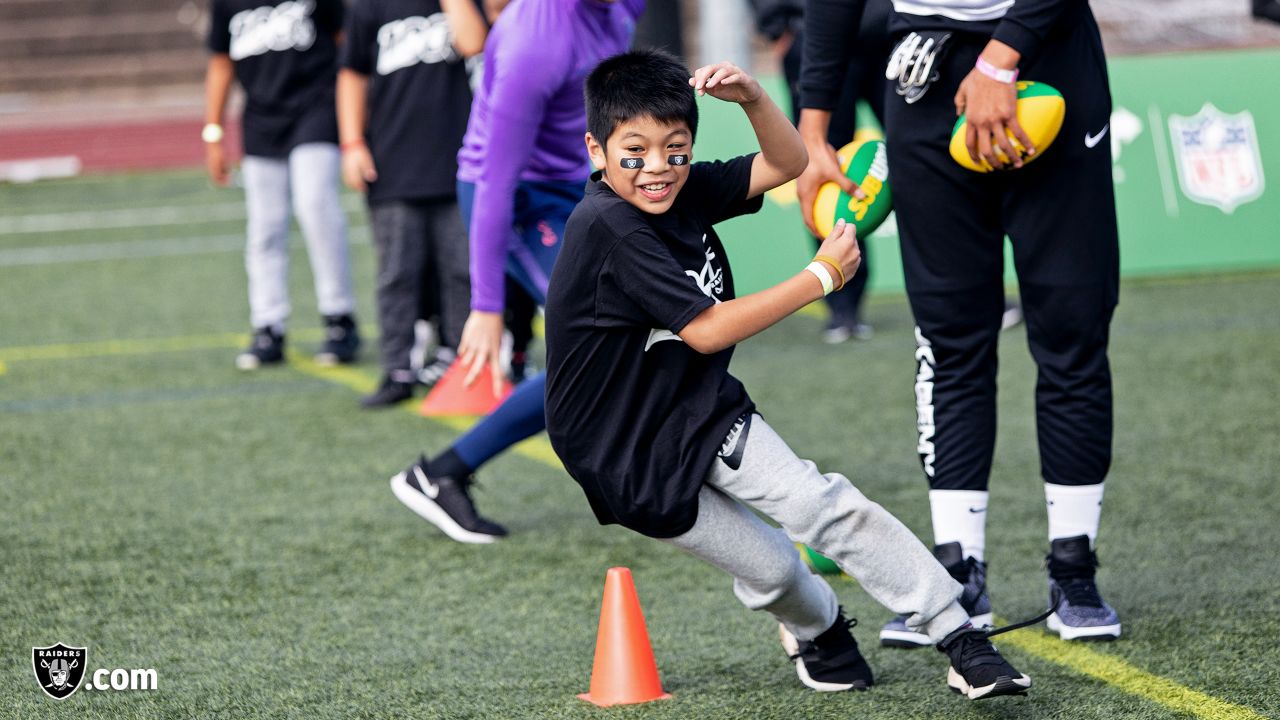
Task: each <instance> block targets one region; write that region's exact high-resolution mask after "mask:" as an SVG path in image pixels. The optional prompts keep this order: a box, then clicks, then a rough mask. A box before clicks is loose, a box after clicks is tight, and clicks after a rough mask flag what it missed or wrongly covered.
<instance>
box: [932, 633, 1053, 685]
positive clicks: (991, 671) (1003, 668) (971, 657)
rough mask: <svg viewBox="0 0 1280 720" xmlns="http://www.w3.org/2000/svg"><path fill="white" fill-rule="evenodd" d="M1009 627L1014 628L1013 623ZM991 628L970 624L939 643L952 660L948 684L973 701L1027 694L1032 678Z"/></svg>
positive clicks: (948, 670) (941, 650)
mask: <svg viewBox="0 0 1280 720" xmlns="http://www.w3.org/2000/svg"><path fill="white" fill-rule="evenodd" d="M1006 629H1013V626H1010V627H1009V628H1006ZM991 634H992V633H991V631H988V630H979V629H977V628H974V627H973V626H971V625H968V624H966V625H965V626H964V627H962V628H960V629H959V630H956V631H955V632H952V633H951V634H950V635H948V636H946V637H945V638H943V639H942V642H940V643H938V651H939V652H942V653H946V655H947V657H948V658H950V659H951V667H950V668H948V669H947V687H949V688H951V691H952V692H955V693H959V694H961V695H964V696H965V697H967V698H969V699H970V700H982V699H984V698H992V697H997V696H999V695H1026V694H1027V689H1028V688H1030V687H1031V678H1029V677H1027V676H1026V675H1023V674H1022V673H1020V672H1018V671H1017V670H1015V669H1014V667H1013V666H1012V665H1010V664H1009V661H1008V660H1005V659H1004V657H1003V656H1002V655H1000V651H999V650H997V649H996V646H995V645H992V644H991V639H990V635H991Z"/></svg>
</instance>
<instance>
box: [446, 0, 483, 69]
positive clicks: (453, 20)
mask: <svg viewBox="0 0 1280 720" xmlns="http://www.w3.org/2000/svg"><path fill="white" fill-rule="evenodd" d="M440 9H441V10H443V11H444V17H445V19H446V20H448V21H449V30H450V31H451V32H452V33H453V49H455V50H457V51H458V54H459V55H461V56H462V57H468V58H469V57H471V56H473V55H479V54H480V52H481V51H483V50H484V41H485V38H486V37H487V36H488V35H489V28H488V26H487V25H485V20H484V15H482V14H481V13H480V8H478V7H476V4H475V1H474V0H440Z"/></svg>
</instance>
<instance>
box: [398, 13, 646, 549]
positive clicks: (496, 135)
mask: <svg viewBox="0 0 1280 720" xmlns="http://www.w3.org/2000/svg"><path fill="white" fill-rule="evenodd" d="M643 9H644V0H616V1H608V0H604V1H602V0H517V1H516V2H513V3H511V4H510V5H509V6H507V8H506V9H505V10H503V12H502V15H500V16H499V17H498V20H497V22H495V23H494V25H493V28H492V29H491V30H490V32H489V37H488V39H487V40H486V41H485V47H484V75H483V79H482V81H481V83H480V87H479V88H478V89H477V90H476V93H475V98H474V100H473V101H472V103H471V117H470V120H469V121H468V124H467V132H466V135H465V137H464V138H463V141H462V149H461V150H460V151H459V152H458V205H459V208H460V210H461V211H462V218H463V221H464V222H466V223H467V230H468V232H469V234H470V237H471V314H470V316H468V318H467V321H466V324H465V325H464V326H463V330H462V340H461V342H460V343H459V345H458V361H459V362H460V363H462V367H464V368H467V370H468V372H467V375H466V378H465V382H466V384H468V385H470V384H472V383H474V382H475V381H476V378H477V377H478V376H479V373H480V371H481V370H483V369H484V368H485V366H488V367H489V368H490V369H491V375H492V377H493V381H494V392H495V393H497V392H498V390H499V383H500V382H501V380H500V378H501V376H502V373H501V371H500V364H499V359H498V355H499V347H500V345H501V340H502V331H503V307H504V302H505V297H504V295H505V289H506V288H505V278H506V276H508V275H509V276H510V277H511V278H512V279H513V280H515V281H516V282H517V283H519V284H520V286H521V287H523V288H524V289H525V290H526V291H527V292H528V293H529V294H530V295H531V296H532V297H533V298H535V299H537V301H538V303H539V304H542V303H544V302H545V301H546V294H547V278H548V277H550V276H551V268H552V265H553V264H554V263H555V259H556V255H557V254H558V253H559V251H560V241H561V238H562V237H563V234H564V225H565V222H566V221H567V220H568V218H569V214H570V213H571V212H573V208H574V207H575V206H576V205H577V204H578V201H579V200H581V199H582V194H583V189H584V187H585V186H586V181H587V178H588V176H590V174H591V164H590V160H589V158H588V157H587V153H586V149H585V147H584V145H583V142H582V138H583V137H584V136H585V135H586V132H587V114H586V107H585V104H584V101H583V95H582V88H583V82H584V80H585V79H586V76H587V74H588V73H589V72H590V71H591V70H592V69H593V68H594V67H595V66H596V65H597V64H599V63H600V61H601V60H604V59H605V58H607V57H610V56H612V55H617V54H619V53H622V52H624V51H626V50H627V48H628V46H629V45H630V43H631V35H632V32H633V30H634V28H635V23H636V20H637V19H638V18H639V16H640V13H641V12H642V11H643ZM545 388H546V378H545V376H544V375H543V374H541V373H540V374H538V375H536V376H534V377H533V378H530V379H528V380H526V381H524V382H522V383H521V384H520V385H518V386H517V387H516V389H515V392H513V393H512V394H511V396H510V397H509V398H507V400H506V401H505V402H504V403H502V405H500V406H498V408H497V409H496V410H494V411H493V413H492V414H490V415H489V416H488V417H486V418H485V419H484V420H482V421H481V422H480V423H479V424H478V425H476V426H475V427H474V428H472V429H471V430H470V431H469V432H467V433H466V434H465V435H463V436H462V437H461V438H459V439H458V440H456V441H455V442H454V443H453V445H452V446H451V447H450V448H449V449H447V450H446V451H444V452H443V453H441V454H439V455H437V456H435V457H433V458H431V459H430V460H427V459H426V458H425V456H424V457H419V459H418V461H417V462H415V463H414V464H413V465H410V466H409V468H408V469H406V470H405V471H404V472H401V473H399V474H398V475H396V476H395V477H393V478H392V479H391V490H392V492H394V493H395V496H396V497H397V498H398V499H399V500H400V501H401V502H403V503H404V504H405V505H407V506H408V507H409V508H410V509H411V510H413V511H414V512H416V513H417V514H418V515H420V516H422V517H423V518H425V519H426V520H428V521H429V522H431V523H432V524H434V525H436V526H437V527H439V528H440V529H441V530H442V531H444V533H445V534H446V535H448V536H449V537H451V538H453V539H454V540H457V541H459V542H466V543H491V542H493V541H494V540H495V539H496V538H498V537H502V536H504V535H506V534H507V531H506V529H505V528H503V527H502V526H501V525H498V524H497V523H495V522H492V521H490V520H487V519H485V518H482V517H480V516H479V514H478V513H477V512H476V509H475V505H474V504H473V503H472V501H471V496H470V493H469V490H468V488H469V486H470V485H471V482H472V477H471V476H472V474H473V472H474V471H475V470H476V468H478V467H480V465H482V464H484V463H485V462H486V461H488V460H489V459H490V458H492V457H494V456H495V455H497V454H498V453H500V452H502V451H503V450H505V449H507V448H508V447H510V446H511V445H514V444H515V443H517V442H519V441H521V440H523V439H525V438H527V437H529V436H530V435H533V434H534V433H537V432H540V431H542V430H543V429H545V428H546V414H545V410H544V407H543V402H544V394H545Z"/></svg>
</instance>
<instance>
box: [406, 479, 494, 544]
mask: <svg viewBox="0 0 1280 720" xmlns="http://www.w3.org/2000/svg"><path fill="white" fill-rule="evenodd" d="M426 466H427V460H426V458H422V457H420V458H418V462H416V463H414V464H413V465H410V466H409V468H408V469H407V470H405V471H404V472H402V473H400V474H399V475H396V476H395V477H393V478H391V492H393V493H395V496H396V499H398V500H399V501H400V502H402V503H404V504H405V505H407V506H409V509H410V510H412V511H414V512H416V513H418V515H420V516H421V517H422V518H423V519H424V520H426V521H427V522H429V523H431V524H432V525H435V526H436V527H438V528H440V529H441V530H443V531H444V534H445V535H448V536H449V537H451V538H453V539H454V540H457V541H458V542H461V543H473V544H477V545H483V544H487V543H491V542H493V541H494V540H496V539H498V538H500V537H505V536H506V534H507V529H506V528H504V527H502V526H501V525H499V524H498V523H495V522H493V521H491V520H486V519H484V518H482V517H480V516H479V515H478V514H477V513H476V506H475V505H474V504H472V502H471V495H470V493H468V491H467V488H468V487H469V486H470V485H471V484H472V482H473V481H472V479H471V478H469V477H465V478H454V477H437V478H432V477H427V471H426Z"/></svg>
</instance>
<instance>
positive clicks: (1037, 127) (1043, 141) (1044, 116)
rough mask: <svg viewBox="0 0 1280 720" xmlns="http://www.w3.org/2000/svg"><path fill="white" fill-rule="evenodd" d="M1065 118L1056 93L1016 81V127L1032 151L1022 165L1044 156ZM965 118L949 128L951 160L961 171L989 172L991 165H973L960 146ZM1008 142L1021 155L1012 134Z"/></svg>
mask: <svg viewBox="0 0 1280 720" xmlns="http://www.w3.org/2000/svg"><path fill="white" fill-rule="evenodd" d="M1066 114H1067V103H1066V101H1065V100H1063V99H1062V93H1060V92H1058V91H1057V90H1056V89H1054V88H1053V87H1052V86H1049V85H1045V84H1044V83H1041V82H1031V81H1019V82H1018V124H1019V125H1021V126H1022V129H1023V131H1024V132H1026V133H1027V138H1028V139H1029V140H1031V142H1032V143H1033V144H1034V145H1035V147H1036V154H1035V155H1031V156H1023V158H1022V161H1023V163H1024V164H1025V163H1029V162H1031V161H1032V160H1035V159H1036V158H1038V157H1040V156H1041V155H1043V154H1044V151H1045V148H1048V147H1049V145H1050V144H1051V143H1052V142H1053V139H1054V138H1055V137H1057V136H1058V130H1059V129H1061V128H1062V119H1063V118H1064V117H1066ZM965 119H966V116H964V115H961V116H960V118H959V119H958V120H956V124H955V126H954V127H953V128H951V157H952V159H954V160H955V161H956V162H958V163H960V165H961V166H962V167H965V168H968V169H969V170H973V171H974V172H980V173H985V172H991V165H990V164H988V163H987V161H986V160H982V159H981V158H979V160H980V162H976V163H975V162H974V161H973V158H971V157H969V150H968V149H967V148H966V147H965V146H964V139H965V131H964V125H965ZM1009 140H1010V141H1011V142H1012V143H1013V148H1014V149H1015V150H1017V151H1018V153H1019V154H1021V153H1022V151H1023V148H1022V145H1021V143H1019V142H1018V141H1017V139H1015V138H1014V137H1013V133H1009ZM996 152H997V153H998V154H999V156H1000V158H1001V159H1002V160H1004V159H1006V158H1005V157H1004V153H1003V152H1000V151H999V150H998V149H997V151H996Z"/></svg>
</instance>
